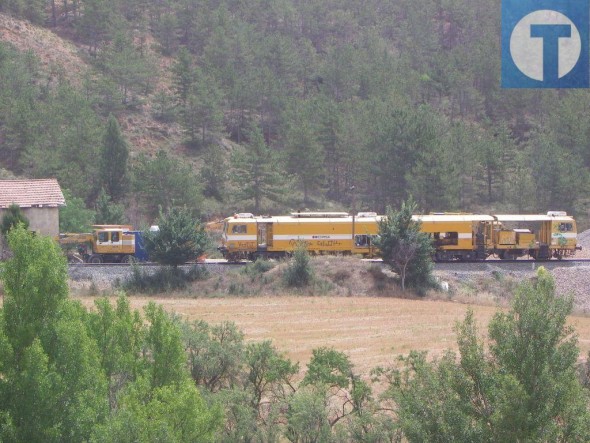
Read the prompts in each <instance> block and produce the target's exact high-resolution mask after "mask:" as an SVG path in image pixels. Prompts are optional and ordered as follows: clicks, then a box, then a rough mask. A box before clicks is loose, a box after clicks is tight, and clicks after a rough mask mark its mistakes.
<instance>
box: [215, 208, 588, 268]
mask: <svg viewBox="0 0 590 443" xmlns="http://www.w3.org/2000/svg"><path fill="white" fill-rule="evenodd" d="M382 218H383V216H382V215H377V214H376V213H373V212H361V213H358V214H357V215H350V214H348V213H345V212H294V213H291V214H290V215H287V216H272V217H270V216H254V215H253V214H250V213H240V214H236V215H234V216H233V217H228V218H226V219H225V220H224V222H223V228H222V240H221V241H222V244H221V246H220V247H219V250H220V251H221V252H222V254H223V256H224V257H225V258H227V259H228V260H230V261H237V260H241V259H249V260H255V259H256V258H257V257H264V258H280V257H284V256H285V255H288V254H290V253H292V252H293V250H294V249H295V247H296V245H297V243H298V242H301V241H304V242H305V243H306V246H307V250H308V251H309V252H310V253H312V254H359V255H362V256H364V257H374V256H378V255H379V251H378V250H377V248H376V247H375V245H374V239H375V237H376V236H377V235H379V221H380V220H381V219H382ZM414 220H416V221H419V222H420V223H421V230H422V232H425V233H427V234H428V235H429V236H430V237H431V238H432V244H433V246H434V248H435V254H434V257H433V258H434V260H436V261H454V260H462V261H476V260H484V259H486V258H487V257H489V256H490V255H496V256H498V257H500V258H502V259H513V258H517V257H522V256H525V255H529V256H531V257H533V258H534V259H536V260H548V259H550V258H552V257H556V258H558V259H561V258H562V257H564V256H568V255H573V254H574V253H575V251H576V249H580V248H579V247H578V246H577V243H576V238H577V235H576V222H575V220H574V219H573V217H571V216H568V215H567V214H566V213H565V212H560V211H550V212H548V213H547V214H546V215H542V214H541V215H510V214H495V215H485V214H447V213H440V214H428V215H415V216H414Z"/></svg>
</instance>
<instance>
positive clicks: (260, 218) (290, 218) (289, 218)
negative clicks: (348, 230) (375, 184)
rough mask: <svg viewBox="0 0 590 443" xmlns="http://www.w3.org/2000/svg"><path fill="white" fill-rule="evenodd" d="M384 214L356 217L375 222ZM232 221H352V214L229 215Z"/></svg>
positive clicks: (363, 220)
mask: <svg viewBox="0 0 590 443" xmlns="http://www.w3.org/2000/svg"><path fill="white" fill-rule="evenodd" d="M381 218H382V216H380V215H377V216H362V217H355V223H363V222H375V221H379V220H381ZM226 220H227V221H228V222H230V223H260V222H262V223H264V222H272V223H351V222H352V216H350V215H348V216H336V217H326V216H319V217H310V216H305V217H297V216H290V215H275V216H268V217H267V216H254V217H243V218H242V217H228V218H227V219H226Z"/></svg>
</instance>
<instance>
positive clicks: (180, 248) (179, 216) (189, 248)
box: [144, 207, 208, 266]
mask: <svg viewBox="0 0 590 443" xmlns="http://www.w3.org/2000/svg"><path fill="white" fill-rule="evenodd" d="M156 224H157V225H158V227H159V231H146V232H145V233H144V238H145V248H146V250H147V251H148V254H149V256H150V258H152V259H153V260H154V261H157V262H159V263H162V264H164V265H171V266H178V265H181V264H183V263H186V262H187V261H189V260H195V259H196V258H197V257H199V256H200V255H202V254H203V252H204V251H205V248H206V247H207V244H208V237H207V234H206V233H205V230H204V228H203V226H202V225H201V224H200V223H199V221H198V220H195V218H194V217H193V215H192V212H191V211H190V210H188V209H187V208H178V207H176V208H170V209H169V210H167V211H166V212H162V211H160V216H159V218H158V220H157V222H156Z"/></svg>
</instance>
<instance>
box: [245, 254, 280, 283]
mask: <svg viewBox="0 0 590 443" xmlns="http://www.w3.org/2000/svg"><path fill="white" fill-rule="evenodd" d="M274 267H275V263H273V262H270V261H268V260H264V259H262V258H258V259H256V261H255V262H254V263H248V264H247V265H246V266H244V267H243V268H242V272H243V273H244V274H246V275H249V276H250V277H252V278H255V277H258V276H259V275H262V274H264V273H265V272H268V271H270V270H271V269H272V268H274Z"/></svg>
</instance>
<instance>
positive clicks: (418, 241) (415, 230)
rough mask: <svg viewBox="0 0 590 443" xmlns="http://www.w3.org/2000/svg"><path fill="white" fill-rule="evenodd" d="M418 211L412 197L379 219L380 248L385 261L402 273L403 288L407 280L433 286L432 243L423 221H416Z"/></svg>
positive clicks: (416, 283) (411, 282)
mask: <svg viewBox="0 0 590 443" xmlns="http://www.w3.org/2000/svg"><path fill="white" fill-rule="evenodd" d="M415 210H416V203H414V201H413V200H411V199H410V200H408V201H406V202H403V203H402V206H401V208H400V210H399V211H394V210H392V209H391V208H389V209H388V211H387V216H386V217H385V218H383V219H382V220H381V221H380V222H379V238H378V239H377V241H376V244H377V247H378V248H379V249H380V251H381V256H382V257H383V261H384V262H386V263H387V264H388V265H389V266H390V267H391V268H392V269H393V270H394V271H395V272H396V273H397V274H398V275H399V276H400V280H401V286H402V290H405V289H406V283H407V284H408V285H409V286H412V287H415V288H425V287H428V286H430V285H432V275H431V272H432V258H431V254H432V252H433V250H432V245H431V242H430V238H429V237H428V234H425V233H423V232H420V222H417V221H414V220H412V213H413V212H414V211H415Z"/></svg>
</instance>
